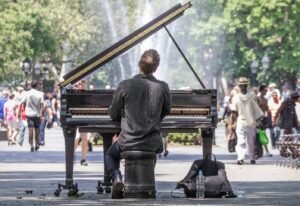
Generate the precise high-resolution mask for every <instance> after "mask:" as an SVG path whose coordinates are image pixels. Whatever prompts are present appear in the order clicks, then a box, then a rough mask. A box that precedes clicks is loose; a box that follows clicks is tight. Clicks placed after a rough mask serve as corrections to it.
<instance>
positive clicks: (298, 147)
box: [276, 134, 300, 169]
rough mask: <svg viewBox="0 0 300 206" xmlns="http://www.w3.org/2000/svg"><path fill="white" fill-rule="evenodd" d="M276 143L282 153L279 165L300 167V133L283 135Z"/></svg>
mask: <svg viewBox="0 0 300 206" xmlns="http://www.w3.org/2000/svg"><path fill="white" fill-rule="evenodd" d="M276 145H277V147H278V149H279V154H280V158H279V159H278V160H277V161H276V165H277V166H283V167H289V168H294V169H298V168H300V134H290V135H282V136H281V137H280V138H279V140H278V141H277V142H276Z"/></svg>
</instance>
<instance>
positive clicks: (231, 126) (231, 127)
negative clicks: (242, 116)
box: [228, 124, 236, 130]
mask: <svg viewBox="0 0 300 206" xmlns="http://www.w3.org/2000/svg"><path fill="white" fill-rule="evenodd" d="M228 129H229V130H235V129H236V124H230V125H228Z"/></svg>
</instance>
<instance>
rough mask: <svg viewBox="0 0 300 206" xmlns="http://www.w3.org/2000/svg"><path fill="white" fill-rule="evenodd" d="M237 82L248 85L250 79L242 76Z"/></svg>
mask: <svg viewBox="0 0 300 206" xmlns="http://www.w3.org/2000/svg"><path fill="white" fill-rule="evenodd" d="M237 84H238V85H248V84H249V80H248V79H247V78H246V77H240V78H239V80H238V83H237Z"/></svg>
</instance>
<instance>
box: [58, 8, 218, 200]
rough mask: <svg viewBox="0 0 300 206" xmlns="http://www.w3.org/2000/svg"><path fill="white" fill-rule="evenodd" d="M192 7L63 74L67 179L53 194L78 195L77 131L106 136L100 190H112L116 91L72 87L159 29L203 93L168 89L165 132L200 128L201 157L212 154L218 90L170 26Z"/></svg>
mask: <svg viewBox="0 0 300 206" xmlns="http://www.w3.org/2000/svg"><path fill="white" fill-rule="evenodd" d="M191 6H192V4H191V3H190V2H189V3H186V4H184V5H181V4H177V5H175V6H174V7H172V8H170V9H169V10H167V11H165V12H164V13H163V14H161V15H160V16H158V17H157V18H155V19H153V20H152V21H150V22H149V23H147V24H146V25H144V26H142V27H141V28H139V29H137V30H136V31H134V32H133V33H131V34H129V35H128V36H126V37H125V38H123V39H121V40H120V41H119V42H117V43H115V44H113V45H112V46H111V47H109V48H107V49H106V50H104V51H103V52H101V53H99V54H98V55H96V56H95V57H93V58H91V59H90V60H88V61H87V62H85V63H83V64H82V65H80V66H78V67H77V68H75V69H74V70H72V71H71V72H70V73H68V74H66V75H65V76H64V81H62V82H60V83H59V86H60V88H61V118H60V121H61V125H62V128H63V134H64V139H65V158H66V180H65V184H58V189H57V190H56V191H55V195H56V196H58V195H59V193H60V191H61V190H62V189H68V190H69V193H68V195H69V196H74V195H78V194H77V193H78V188H77V184H74V182H73V157H74V140H75V133H76V128H79V131H80V132H96V133H99V134H101V136H102V137H103V151H104V182H103V183H100V182H99V183H98V192H99V193H101V192H103V187H104V190H105V191H106V192H110V185H111V180H110V177H109V175H108V171H107V168H106V162H105V154H106V151H107V149H108V147H109V146H110V145H111V144H112V136H113V135H114V134H116V133H118V132H119V131H120V124H119V123H118V122H113V121H112V120H111V119H110V118H109V116H108V107H109V106H110V104H111V101H112V98H113V94H114V90H106V89H100V90H75V89H72V85H73V84H75V83H76V82H77V81H79V80H81V79H82V78H84V77H85V76H87V75H88V74H90V73H91V72H93V71H95V70H97V69H99V68H101V66H103V65H104V64H106V63H107V62H109V61H111V60H112V59H114V58H117V57H118V56H119V55H121V54H123V53H124V52H126V51H128V50H129V49H130V48H132V47H133V46H135V45H136V44H138V43H139V42H141V41H143V40H144V39H146V38H147V37H149V36H150V35H152V34H153V33H155V32H157V31H158V30H160V29H165V30H166V32H167V33H168V35H169V36H170V38H171V39H172V41H173V43H174V44H175V46H176V47H177V49H178V51H179V52H180V54H181V55H182V57H183V58H184V60H185V61H186V63H187V64H188V66H189V68H190V69H191V71H192V72H193V73H194V75H195V77H196V78H197V80H198V81H199V84H201V86H202V87H203V89H197V90H189V91H184V90H170V93H171V97H172V109H171V114H170V115H168V116H166V117H165V118H164V119H163V121H162V123H161V130H162V132H167V133H168V132H173V133H176V132H179V133H198V132H199V130H201V134H202V138H203V144H202V145H203V155H204V156H205V155H206V154H208V153H209V152H211V150H212V139H213V136H214V128H215V127H216V125H217V91H216V90H215V89H206V88H205V86H204V84H203V83H202V81H201V80H200V78H199V77H198V75H197V73H196V72H195V70H194V69H193V67H192V66H191V64H190V63H189V62H188V60H187V58H186V57H185V55H184V53H183V52H182V51H181V49H180V47H179V45H178V44H177V42H176V41H175V39H174V38H173V36H172V34H171V33H170V32H169V30H168V28H167V25H168V24H169V23H171V22H173V21H174V20H175V19H177V18H178V17H180V16H182V15H183V13H184V11H185V10H186V9H188V8H190V7H191Z"/></svg>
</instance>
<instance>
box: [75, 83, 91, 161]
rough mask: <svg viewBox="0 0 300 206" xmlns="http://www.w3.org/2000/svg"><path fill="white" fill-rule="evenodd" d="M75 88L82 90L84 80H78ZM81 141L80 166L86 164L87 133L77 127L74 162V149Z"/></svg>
mask: <svg viewBox="0 0 300 206" xmlns="http://www.w3.org/2000/svg"><path fill="white" fill-rule="evenodd" d="M75 87H76V89H77V90H84V89H85V80H80V81H79V82H78V83H77V84H76V85H75ZM80 141H81V160H80V165H81V166H88V163H87V160H86V155H87V150H88V133H83V132H79V129H78V128H77V130H76V137H75V144H74V162H75V161H76V149H77V147H78V145H79V142H80Z"/></svg>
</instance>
